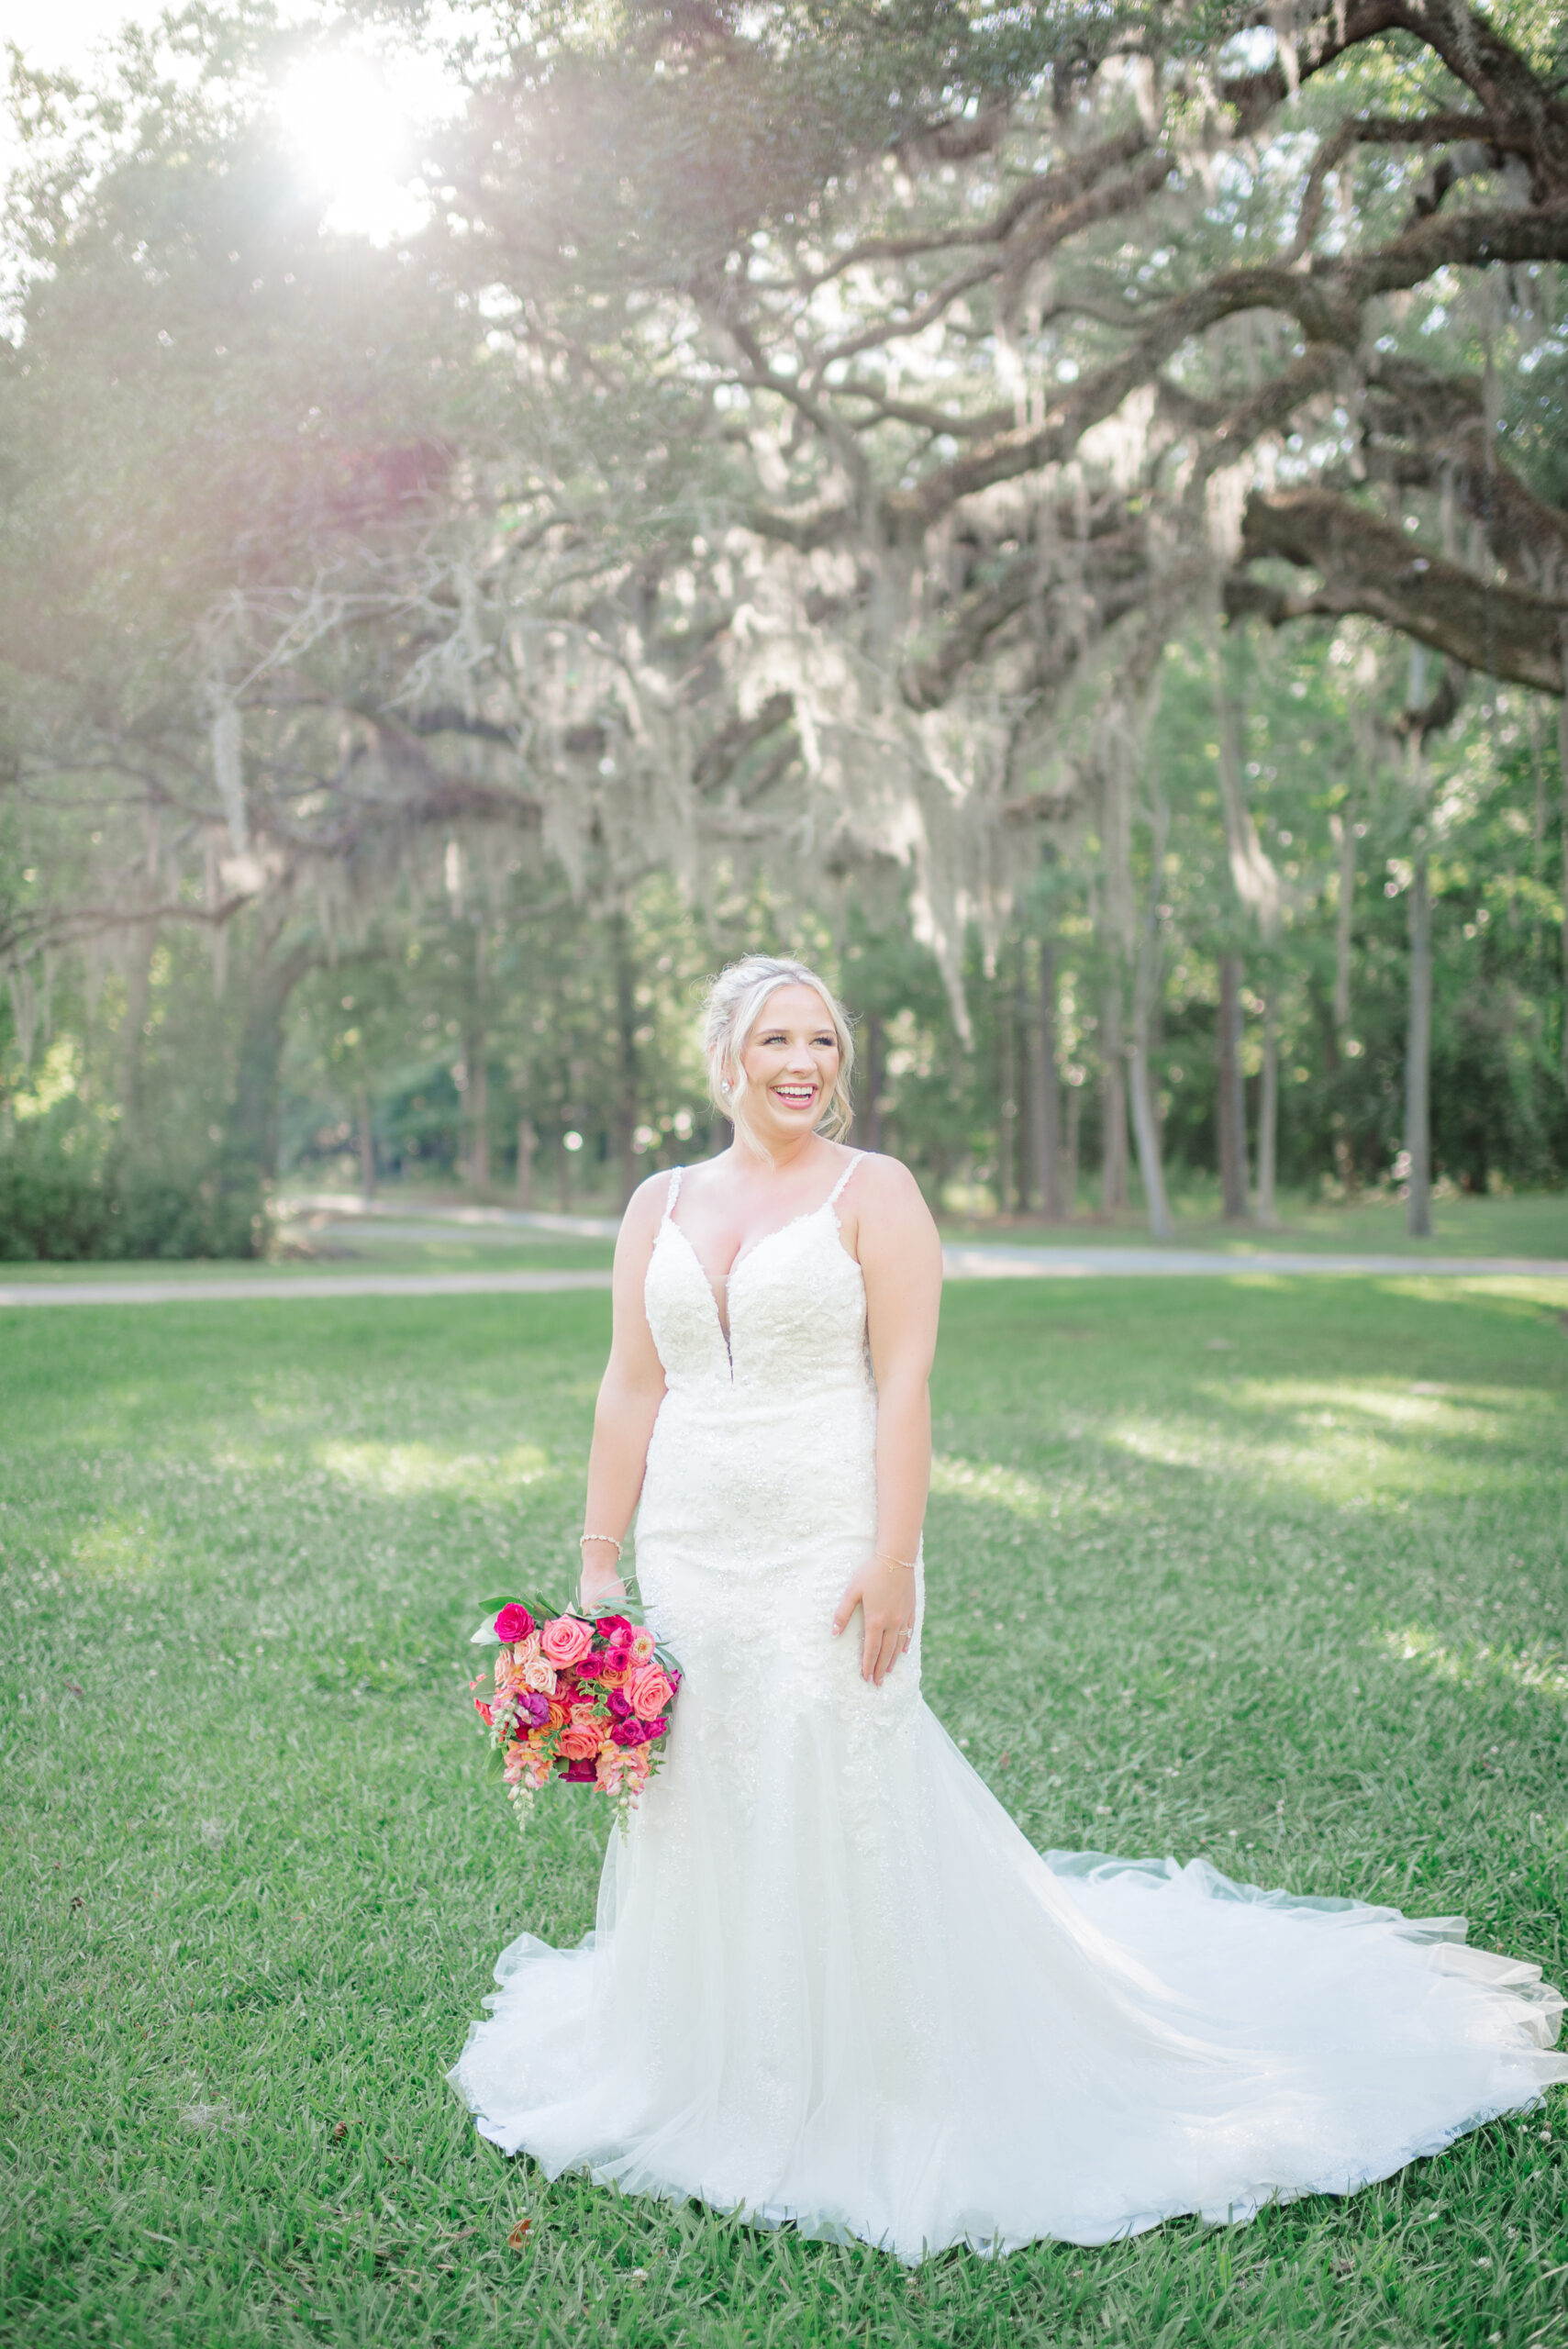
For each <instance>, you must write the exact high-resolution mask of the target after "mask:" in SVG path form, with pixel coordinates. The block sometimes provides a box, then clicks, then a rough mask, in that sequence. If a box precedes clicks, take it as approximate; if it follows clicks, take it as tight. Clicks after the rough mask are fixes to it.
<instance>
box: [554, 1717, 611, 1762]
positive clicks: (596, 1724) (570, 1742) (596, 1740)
mask: <svg viewBox="0 0 1568 2349" xmlns="http://www.w3.org/2000/svg"><path fill="white" fill-rule="evenodd" d="M604 1742H605V1725H604V1723H603V1721H569V1722H568V1723H567V1725H566V1727H565V1728H564V1729H563V1730H562V1732H561V1751H562V1753H564V1754H565V1756H566V1758H567V1760H568V1761H569V1762H585V1761H586V1760H587V1758H588V1756H589V1754H590V1753H597V1752H598V1750H599V1748H600V1746H601V1745H603V1743H604Z"/></svg>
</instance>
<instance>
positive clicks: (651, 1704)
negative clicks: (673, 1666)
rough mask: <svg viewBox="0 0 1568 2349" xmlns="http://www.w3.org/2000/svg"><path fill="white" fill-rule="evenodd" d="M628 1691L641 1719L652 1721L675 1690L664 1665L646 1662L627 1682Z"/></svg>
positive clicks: (634, 1710) (634, 1708) (633, 1708)
mask: <svg viewBox="0 0 1568 2349" xmlns="http://www.w3.org/2000/svg"><path fill="white" fill-rule="evenodd" d="M626 1693H627V1695H628V1698H630V1700H631V1709H632V1711H633V1712H634V1713H635V1714H636V1715H637V1717H638V1719H639V1720H644V1721H651V1720H653V1719H654V1718H655V1717H656V1716H657V1715H658V1714H660V1713H662V1711H663V1709H664V1708H665V1706H666V1705H667V1704H668V1703H669V1701H670V1699H671V1698H672V1697H673V1695H674V1693H675V1691H674V1689H673V1687H672V1686H671V1682H670V1676H669V1675H668V1673H667V1672H665V1670H664V1669H663V1667H662V1665H661V1664H643V1665H642V1666H641V1668H640V1669H639V1671H637V1672H634V1673H633V1674H632V1675H631V1678H630V1679H629V1680H628V1682H627V1684H626Z"/></svg>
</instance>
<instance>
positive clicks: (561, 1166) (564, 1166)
mask: <svg viewBox="0 0 1568 2349" xmlns="http://www.w3.org/2000/svg"><path fill="white" fill-rule="evenodd" d="M555 1204H556V1206H557V1207H558V1208H560V1209H561V1212H562V1215H570V1214H571V1212H572V1152H570V1151H569V1150H568V1149H567V1147H566V1128H565V1127H564V1126H558V1127H557V1128H556V1133H555Z"/></svg>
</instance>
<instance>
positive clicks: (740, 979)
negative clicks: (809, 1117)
mask: <svg viewBox="0 0 1568 2349" xmlns="http://www.w3.org/2000/svg"><path fill="white" fill-rule="evenodd" d="M780 987H810V988H811V989H812V990H813V991H814V993H816V994H817V995H819V996H821V998H822V1002H823V1007H824V1008H825V1009H826V1011H827V1014H828V1020H829V1022H830V1023H831V1026H832V1030H833V1034H834V1037H835V1039H836V1040H837V1042H838V1046H839V1073H838V1075H837V1076H836V1077H835V1078H834V1080H833V1093H832V1097H831V1099H830V1100H829V1101H828V1107H827V1108H826V1109H825V1110H824V1111H823V1113H822V1116H821V1118H820V1119H818V1120H817V1132H818V1133H819V1134H824V1135H826V1136H827V1138H828V1141H840V1139H841V1137H842V1136H843V1135H845V1134H847V1133H848V1132H849V1130H850V1128H851V1124H852V1123H853V1121H854V1114H855V1112H854V1104H853V1102H852V1100H851V1097H850V1078H851V1074H852V1073H853V1070H854V1065H855V1040H854V1036H853V1034H852V1033H851V1028H850V1022H849V1018H848V1015H847V1014H846V1012H845V1010H844V1008H843V1006H842V1004H841V1003H840V1001H839V998H838V996H836V995H835V994H834V993H833V990H832V988H831V987H830V986H828V983H827V981H826V980H825V979H820V978H818V976H817V973H816V972H815V971H813V970H809V969H807V967H806V964H805V963H795V962H792V961H791V960H789V958H788V957H787V956H784V955H778V954H746V955H743V956H742V957H741V959H740V962H739V963H729V964H728V967H727V968H726V969H724V970H722V971H720V973H719V974H718V976H717V978H716V979H714V980H712V981H711V982H710V984H709V986H708V990H707V996H706V1001H705V1003H704V1006H703V1025H702V1042H703V1056H704V1058H705V1059H706V1063H707V1089H708V1095H709V1097H710V1098H711V1100H712V1102H713V1105H714V1108H716V1109H717V1110H719V1111H720V1112H721V1113H722V1114H723V1115H724V1116H725V1117H727V1118H728V1119H732V1120H733V1121H735V1122H736V1123H739V1122H740V1114H741V1102H742V1099H743V1097H744V1096H745V1092H746V1071H745V1069H744V1068H743V1067H742V1065H741V1061H740V1055H741V1053H742V1052H744V1050H745V1048H746V1039H747V1037H748V1036H749V1035H750V1034H751V1030H752V1029H753V1027H754V1026H755V1025H756V1022H757V1020H758V1019H759V1018H760V1017H761V1014H762V1007H763V1005H764V1004H765V1003H766V1002H767V1000H768V997H769V996H771V995H774V994H776V993H777V991H778V989H779V988H780ZM727 1081H728V1091H727V1090H726V1089H725V1087H726V1082H727Z"/></svg>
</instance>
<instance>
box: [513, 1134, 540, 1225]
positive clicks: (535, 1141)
mask: <svg viewBox="0 0 1568 2349" xmlns="http://www.w3.org/2000/svg"><path fill="white" fill-rule="evenodd" d="M538 1148H539V1136H538V1134H537V1133H536V1132H535V1131H534V1121H533V1119H531V1118H530V1117H528V1116H527V1115H526V1114H525V1115H524V1116H522V1117H520V1118H519V1119H517V1205H518V1207H519V1208H521V1210H522V1211H523V1213H524V1214H525V1215H526V1214H527V1213H528V1209H529V1208H531V1207H532V1206H533V1203H534V1152H535V1151H536V1150H537V1149H538Z"/></svg>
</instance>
